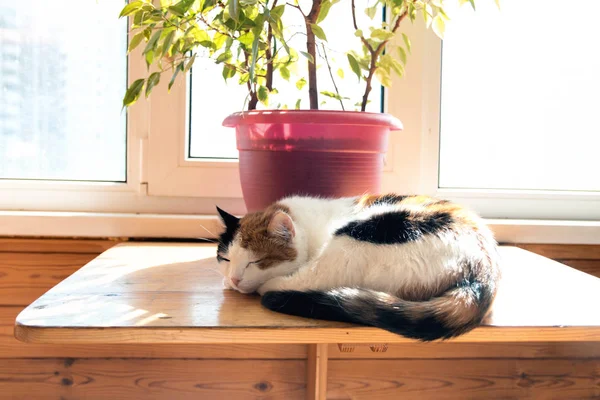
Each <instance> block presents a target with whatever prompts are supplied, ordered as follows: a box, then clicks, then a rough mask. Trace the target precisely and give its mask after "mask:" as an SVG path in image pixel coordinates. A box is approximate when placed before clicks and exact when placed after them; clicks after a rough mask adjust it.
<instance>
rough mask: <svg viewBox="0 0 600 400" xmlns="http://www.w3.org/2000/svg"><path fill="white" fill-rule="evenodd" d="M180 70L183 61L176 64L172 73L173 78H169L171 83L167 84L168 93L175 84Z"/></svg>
mask: <svg viewBox="0 0 600 400" xmlns="http://www.w3.org/2000/svg"><path fill="white" fill-rule="evenodd" d="M182 70H183V61H182V62H180V63H179V64H177V66H176V67H175V72H173V76H172V77H171V81H170V82H169V87H168V89H169V91H170V90H171V88H172V87H173V84H174V83H175V79H176V78H177V75H178V74H179V71H182Z"/></svg>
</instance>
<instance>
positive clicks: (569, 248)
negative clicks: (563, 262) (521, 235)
mask: <svg viewBox="0 0 600 400" xmlns="http://www.w3.org/2000/svg"><path fill="white" fill-rule="evenodd" d="M514 246H517V247H520V248H522V249H525V250H527V251H531V252H532V253H536V254H539V255H541V256H544V257H547V258H551V259H553V260H559V259H573V260H600V245H586V244H524V243H519V244H515V245H514Z"/></svg>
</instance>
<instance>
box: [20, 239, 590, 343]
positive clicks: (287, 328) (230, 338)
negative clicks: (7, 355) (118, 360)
mask: <svg viewBox="0 0 600 400" xmlns="http://www.w3.org/2000/svg"><path fill="white" fill-rule="evenodd" d="M215 249H216V247H215V246H214V245H208V244H172V243H159V244H156V243H152V244H148V243H144V244H135V243H127V244H121V245H118V246H115V247H113V248H111V249H109V250H107V251H106V252H104V253H103V254H102V255H100V256H99V257H98V258H96V259H95V260H93V261H91V262H90V263H89V264H87V265H86V266H84V267H83V268H81V269H80V270H79V271H77V272H76V273H74V274H73V275H71V276H70V277H69V278H67V279H65V280H64V281H63V282H61V283H60V284H58V285H57V286H55V287H54V288H53V289H51V290H50V291H48V292H47V293H46V294H44V295H43V296H42V297H41V298H39V299H38V300H36V301H35V302H34V303H33V304H31V305H30V306H29V307H27V308H26V309H25V310H23V312H21V314H20V315H19V316H18V317H17V321H16V325H15V336H16V337H17V338H18V339H20V340H22V341H25V342H32V343H70V344H73V343H400V342H410V341H411V340H410V339H406V338H403V337H400V336H398V335H394V334H392V333H389V332H386V331H383V330H380V329H376V328H371V327H359V326H354V325H350V324H343V323H337V322H328V321H318V320H312V319H304V318H299V317H293V316H288V315H283V314H278V313H275V312H272V311H269V310H267V309H265V308H263V307H262V306H261V305H260V298H259V297H258V296H257V295H243V294H240V293H237V292H234V291H230V290H223V288H222V284H221V281H222V277H221V276H220V274H219V272H218V271H217V263H216V260H215V254H216V250H215ZM501 252H502V255H503V271H504V272H503V279H502V282H501V285H500V289H499V291H498V296H497V298H496V302H495V304H494V306H493V314H492V316H491V318H490V319H489V320H488V321H487V322H486V324H485V326H482V327H480V328H477V329H475V330H473V331H472V332H470V333H468V334H466V335H463V336H461V337H458V338H455V339H453V341H461V342H506V341H517V342H536V341H600V312H599V306H600V279H598V278H595V277H593V276H591V275H587V274H585V273H583V272H579V271H577V270H575V269H573V268H570V267H567V266H565V265H562V264H559V263H557V262H555V261H552V260H549V259H546V258H544V257H541V256H538V255H536V254H533V253H530V252H527V251H525V250H522V249H519V248H515V247H502V249H501Z"/></svg>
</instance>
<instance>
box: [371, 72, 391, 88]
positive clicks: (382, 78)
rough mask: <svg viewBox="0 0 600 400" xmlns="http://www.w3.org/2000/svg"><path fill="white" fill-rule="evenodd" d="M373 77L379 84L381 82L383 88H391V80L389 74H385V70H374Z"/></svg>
mask: <svg viewBox="0 0 600 400" xmlns="http://www.w3.org/2000/svg"><path fill="white" fill-rule="evenodd" d="M375 76H376V77H377V79H378V80H379V82H381V84H382V85H383V86H385V87H390V86H392V78H391V77H390V73H389V72H387V71H386V70H385V69H383V68H377V69H376V70H375Z"/></svg>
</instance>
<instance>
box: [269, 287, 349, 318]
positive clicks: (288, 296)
mask: <svg viewBox="0 0 600 400" xmlns="http://www.w3.org/2000/svg"><path fill="white" fill-rule="evenodd" d="M334 302H335V298H334V297H332V296H331V295H329V294H328V293H326V292H317V291H309V292H300V291H295V290H289V291H283V292H267V293H265V294H264V295H263V297H262V299H261V304H262V305H263V306H265V307H267V308H268V309H269V310H273V311H276V312H280V313H283V314H289V315H295V316H298V317H305V318H314V319H323V320H327V321H339V322H356V321H354V320H353V319H352V318H350V317H349V316H348V314H347V313H345V312H344V311H343V310H342V309H341V308H340V307H339V304H335V303H334Z"/></svg>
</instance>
